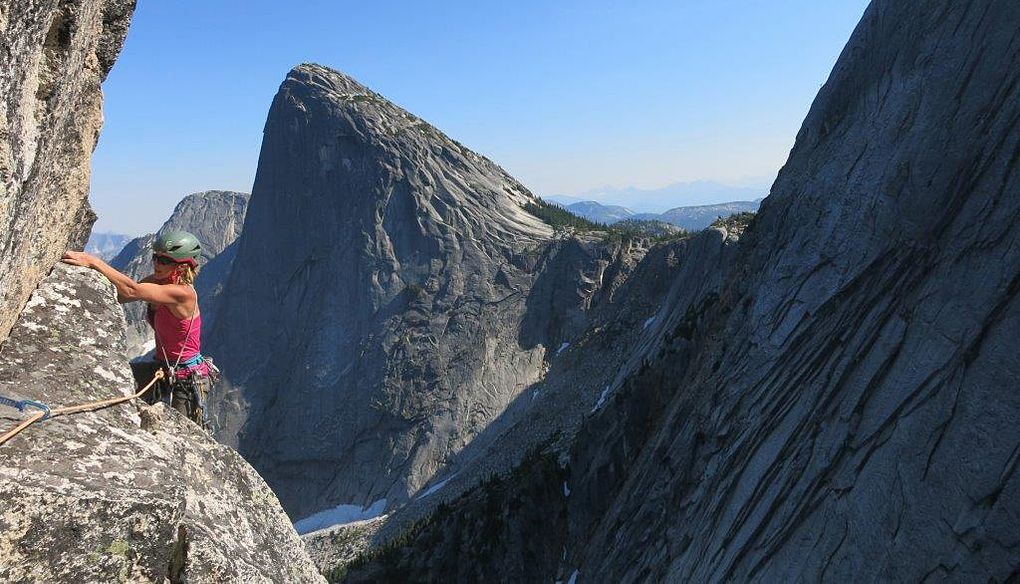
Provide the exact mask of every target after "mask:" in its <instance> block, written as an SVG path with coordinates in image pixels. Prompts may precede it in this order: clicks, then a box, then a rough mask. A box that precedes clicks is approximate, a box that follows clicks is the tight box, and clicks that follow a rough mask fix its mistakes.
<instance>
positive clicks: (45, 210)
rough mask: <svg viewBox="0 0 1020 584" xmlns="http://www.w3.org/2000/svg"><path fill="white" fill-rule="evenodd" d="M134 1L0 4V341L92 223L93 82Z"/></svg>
mask: <svg viewBox="0 0 1020 584" xmlns="http://www.w3.org/2000/svg"><path fill="white" fill-rule="evenodd" d="M134 6H135V2H134V0H3V1H0V96H2V97H0V342H2V341H3V340H4V339H5V338H7V333H8V331H10V329H11V326H13V325H14V320H15V318H16V317H17V315H18V312H19V311H20V310H21V307H22V306H24V304H25V302H26V301H27V300H28V296H29V294H31V292H32V290H34V289H35V287H36V285H37V284H38V283H39V281H40V280H42V278H43V276H44V275H45V274H46V273H47V272H48V271H49V269H50V266H51V265H53V262H55V261H56V260H57V259H58V258H59V257H60V255H61V254H62V253H63V252H64V250H66V249H67V248H68V247H70V246H75V245H77V246H81V245H84V243H85V239H86V237H87V236H88V233H89V229H90V228H91V226H92V222H93V221H95V215H93V213H92V211H91V209H90V208H89V206H88V201H87V196H88V188H89V164H90V160H91V156H92V150H93V148H95V145H96V139H97V137H98V135H99V128H100V126H101V125H102V118H103V116H102V102H103V95H102V90H101V89H100V83H101V82H102V81H103V79H105V78H106V74H107V73H109V71H110V68H111V67H112V66H113V62H114V60H115V59H116V57H117V54H118V53H119V52H120V48H121V45H122V43H123V41H124V36H125V34H126V33H127V28H128V24H129V22H130V20H131V15H132V13H133V11H134Z"/></svg>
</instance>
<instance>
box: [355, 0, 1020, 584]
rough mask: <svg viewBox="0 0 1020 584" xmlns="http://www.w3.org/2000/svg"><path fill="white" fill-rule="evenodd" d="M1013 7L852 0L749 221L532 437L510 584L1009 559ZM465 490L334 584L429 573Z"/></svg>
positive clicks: (1019, 326)
mask: <svg viewBox="0 0 1020 584" xmlns="http://www.w3.org/2000/svg"><path fill="white" fill-rule="evenodd" d="M1018 23H1020V5H1017V4H1016V3H1010V2H994V1H987V2H949V1H947V0H942V1H928V2H922V3H920V4H916V3H914V4H908V3H902V2H893V1H885V0H877V1H875V2H873V3H872V5H871V6H870V7H869V8H868V10H867V12H866V13H865V15H864V18H863V19H862V21H861V23H860V24H859V26H858V27H857V29H856V31H855V32H854V34H853V37H852V38H851V40H850V42H849V44H848V45H847V47H846V49H845V50H844V51H843V54H842V55H841V57H840V59H839V61H838V63H837V64H836V66H835V69H834V70H833V72H832V75H831V77H830V79H829V80H828V82H827V83H826V84H825V86H824V87H823V88H822V90H821V91H820V93H819V95H818V97H817V99H816V100H815V103H814V105H813V106H812V108H811V110H810V112H809V114H808V116H807V118H806V120H805V122H804V125H803V127H802V129H801V131H800V133H799V135H798V137H797V141H796V144H795V146H794V148H793V150H792V152H791V154H790V158H789V160H788V162H787V164H786V165H785V167H784V168H783V170H782V171H781V173H780V175H779V178H778V179H777V181H776V183H775V185H774V186H773V188H772V193H771V195H770V196H769V197H768V198H766V199H765V201H764V202H763V204H762V208H761V211H760V213H759V214H758V216H757V218H756V219H755V220H754V222H753V223H752V224H751V227H750V229H748V230H747V231H746V232H745V233H744V234H743V235H742V236H741V238H740V241H739V243H738V244H737V245H736V246H734V247H733V248H732V249H733V250H734V251H733V252H732V253H727V254H723V255H722V256H719V257H718V261H716V262H714V263H707V264H705V265H704V267H703V269H705V270H707V271H706V272H704V273H703V274H702V275H701V276H700V277H693V278H690V277H688V278H681V277H679V275H678V277H677V279H676V286H677V289H676V290H675V293H676V294H679V296H678V298H681V297H682V298H686V299H687V300H684V301H681V302H675V303H673V304H672V305H671V308H669V309H668V310H669V313H668V314H665V313H662V314H663V316H664V317H663V318H661V320H660V321H658V322H660V323H661V325H656V324H654V323H653V325H651V326H661V327H662V328H661V329H659V330H657V331H656V332H655V333H654V334H653V336H652V337H651V338H649V339H647V340H646V341H645V342H643V343H641V344H638V345H635V346H634V347H633V348H632V351H633V353H632V357H631V359H632V360H633V361H634V362H636V363H640V365H638V366H636V367H625V368H624V369H623V370H621V375H622V376H623V378H622V379H620V380H619V384H618V385H616V386H614V387H616V389H615V390H612V391H611V392H610V396H609V398H608V399H607V401H606V403H605V404H604V405H603V407H601V408H598V409H597V410H596V411H595V412H594V413H593V414H592V415H591V416H589V417H587V418H586V419H585V420H584V421H583V423H582V426H581V428H580V429H579V431H578V432H577V433H576V434H575V436H576V437H575V438H573V439H571V440H570V444H569V445H567V446H566V447H555V445H553V446H550V448H555V450H553V452H555V453H559V457H560V461H561V462H562V463H563V465H564V469H565V471H566V473H567V475H568V478H567V479H566V481H565V484H564V487H563V490H562V491H561V492H557V493H555V495H551V496H548V497H546V498H545V499H544V500H535V496H534V495H532V496H531V497H530V498H529V504H531V505H534V506H541V507H543V508H544V509H545V510H546V511H547V514H548V516H550V517H560V514H561V513H562V514H565V515H566V518H565V519H563V520H560V519H557V520H556V521H554V522H551V523H552V524H553V527H551V528H541V529H539V528H536V529H535V533H536V534H537V536H538V537H542V538H545V540H546V541H547V542H549V545H557V546H558V545H562V546H563V551H562V556H561V559H560V560H559V561H557V562H549V561H548V560H543V559H541V557H539V556H534V557H525V556H523V555H521V556H518V557H517V558H518V559H516V560H515V561H516V562H538V563H540V564H544V570H543V571H540V572H538V573H536V574H535V575H534V579H536V580H537V579H545V580H549V579H561V580H563V581H567V580H570V579H574V580H576V581H578V582H584V581H606V582H644V581H677V582H686V581H691V582H718V581H767V582H775V581H783V582H785V581H834V582H844V581H876V580H880V581H927V580H929V579H936V580H941V581H993V582H1005V581H1011V580H1014V579H1016V578H1017V576H1018V575H1020V539H1018V532H1017V530H1016V525H1017V520H1018V518H1020V476H1018V473H1017V469H1018V466H1020V393H1018V392H1017V391H1016V388H1017V384H1016V379H1017V377H1018V375H1020V369H1018V363H1017V360H1016V359H1015V355H1016V354H1017V352H1018V351H1020V335H1018V334H1017V331H1020V225H1018V223H1017V217H1020V165H1018V161H1020V158H1018V156H1020V154H1018V153H1020V124H1018V120H1020V69H1018V68H1017V67H1015V66H1011V65H1012V64H1015V63H1017V62H1020V27H1018V26H1017V24H1018ZM703 237H704V236H699V237H698V238H696V240H698V239H700V238H703ZM703 243H707V242H704V241H703ZM703 259H706V260H707V259H709V257H708V256H706V257H704V258H703ZM713 282H714V284H713ZM706 284H708V285H707V286H706ZM685 289H686V291H684V290H685ZM497 443H498V442H497ZM508 476H509V479H508V480H510V481H511V486H510V487H509V488H508V489H507V490H509V491H511V492H513V491H514V488H515V487H514V486H513V485H514V484H516V485H518V486H519V487H520V489H522V490H523V489H525V488H530V489H531V490H529V491H528V492H529V493H541V492H543V491H537V490H535V489H534V488H531V487H530V485H531V483H530V479H529V477H530V476H533V473H530V472H528V469H526V468H524V467H518V468H515V469H513V470H511V471H510V472H509V473H508ZM482 488H483V486H481V485H477V486H473V487H470V488H467V489H466V490H463V491H462V493H463V494H461V495H460V496H458V497H457V498H455V499H452V500H450V501H449V502H448V507H449V508H448V509H445V510H443V511H442V512H435V513H434V514H431V515H427V516H425V517H422V518H418V519H419V520H418V523H416V525H417V526H418V527H416V528H412V529H406V530H405V531H403V532H402V533H403V534H404V535H405V536H406V537H404V538H398V537H397V535H398V534H399V533H400V532H398V533H394V532H393V531H389V530H388V529H387V527H386V526H384V527H383V528H381V529H380V531H379V532H378V534H379V535H377V536H376V538H377V544H382V543H384V542H390V545H389V547H386V546H381V545H380V546H379V547H377V548H376V551H375V552H373V554H374V555H371V554H370V555H369V556H366V558H365V559H364V560H362V561H361V562H358V563H355V564H353V565H352V570H351V571H350V572H349V573H348V578H349V580H351V581H359V580H362V579H371V578H372V575H373V574H378V573H381V572H383V571H385V570H394V569H405V571H404V575H405V577H407V578H408V579H415V578H418V577H442V576H444V575H447V574H448V573H450V572H448V571H445V570H444V569H443V568H442V566H443V565H444V561H445V559H446V558H445V557H444V556H441V555H440V556H437V555H435V554H440V553H442V552H444V551H445V550H450V549H452V548H451V546H450V545H449V544H448V543H447V544H444V543H443V542H449V541H450V538H453V537H455V534H453V533H452V532H450V531H449V530H448V529H447V528H446V526H449V525H454V524H457V521H458V518H461V519H462V518H469V517H476V516H477V513H478V512H479V509H480V508H482V506H483V503H484V501H485V499H484V497H482V491H481V489H482ZM545 492H551V491H545ZM451 513H452V514H453V517H451ZM399 516H400V514H399V513H398V514H397V515H395V516H394V517H399ZM528 516H529V514H527V513H523V514H521V515H520V518H518V517H515V516H514V515H512V514H509V515H508V514H500V513H493V514H491V515H489V516H488V517H489V519H490V520H491V521H493V522H494V523H493V525H492V526H491V528H490V530H489V533H512V532H513V530H514V528H515V526H516V527H520V526H522V525H526V523H524V521H526V518H527V517H528ZM430 518H431V519H430ZM422 525H424V526H425V527H424V528H422V527H421V526H422ZM404 526H405V528H406V526H407V524H404ZM444 538H445V539H444ZM504 539H505V540H506V542H507V543H506V544H505V545H503V546H500V545H493V544H490V545H489V547H487V548H486V549H487V551H486V554H485V555H484V556H483V557H480V558H477V559H465V560H464V561H465V562H468V563H469V564H471V565H470V566H465V565H463V564H462V565H459V566H457V569H458V570H470V569H472V567H477V568H485V567H486V566H490V565H492V563H491V560H492V559H493V558H494V557H511V556H508V555H507V554H506V552H507V547H508V546H512V545H513V543H512V541H513V540H512V539H509V538H504ZM429 542H436V543H434V544H430V543H429ZM425 544H428V545H425ZM394 546H396V547H395V548H394ZM408 550H415V552H416V553H414V554H410V555H408V554H407V552H408ZM461 557H462V558H464V556H463V555H462V556H461ZM394 561H396V563H394ZM554 564H555V565H554ZM517 568H519V566H515V567H514V568H513V569H517ZM503 569H504V570H508V569H511V568H510V567H506V566H504V567H503ZM529 569H530V568H529Z"/></svg>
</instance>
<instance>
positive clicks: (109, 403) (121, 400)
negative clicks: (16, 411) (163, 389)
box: [0, 369, 163, 446]
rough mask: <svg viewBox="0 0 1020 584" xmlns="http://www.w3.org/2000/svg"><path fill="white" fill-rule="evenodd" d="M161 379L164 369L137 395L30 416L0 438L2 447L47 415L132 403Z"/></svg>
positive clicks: (75, 412)
mask: <svg viewBox="0 0 1020 584" xmlns="http://www.w3.org/2000/svg"><path fill="white" fill-rule="evenodd" d="M160 379H163V370H162V369H159V370H157V371H156V374H155V375H153V376H152V381H150V382H149V383H148V384H146V386H145V387H143V388H141V389H139V390H138V392H137V393H135V394H134V395H124V396H121V397H115V398H111V399H104V400H101V401H95V402H89V403H86V404H81V405H77V406H67V407H63V408H56V409H54V410H50V411H49V412H45V411H42V412H36V413H34V414H32V415H31V416H29V417H28V418H26V419H25V420H24V421H22V422H21V423H20V424H18V425H17V426H15V428H14V429H13V430H11V431H10V432H8V433H6V434H4V435H3V436H0V446H3V445H4V444H5V443H6V442H7V441H8V440H10V439H11V438H14V437H15V436H17V435H18V434H19V433H20V432H21V431H22V430H24V429H25V428H28V427H29V426H31V425H32V424H34V423H36V422H38V421H39V420H41V419H43V418H45V417H47V413H48V414H49V417H50V418H55V417H57V416H63V415H65V414H77V413H78V412H89V411H92V410H98V409H101V408H105V407H107V406H112V405H116V404H119V403H124V402H126V401H131V400H133V399H138V398H140V397H142V394H143V393H145V392H147V391H149V388H151V387H152V386H153V385H155V383H156V382H157V381H159V380H160Z"/></svg>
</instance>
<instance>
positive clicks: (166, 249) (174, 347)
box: [63, 231, 210, 425]
mask: <svg viewBox="0 0 1020 584" xmlns="http://www.w3.org/2000/svg"><path fill="white" fill-rule="evenodd" d="M201 252H202V246H201V244H200V243H199V242H198V238H196V237H195V236H194V235H192V234H190V233H188V232H186V231H172V232H169V233H164V234H162V235H159V236H157V237H156V240H155V241H154V242H153V244H152V268H153V273H152V274H150V275H149V276H146V277H145V278H143V279H142V280H141V281H140V282H135V281H134V280H132V279H131V278H130V277H128V276H126V275H124V274H122V273H120V272H119V271H117V270H115V269H113V268H112V267H110V265H109V264H107V263H106V262H104V261H103V260H101V259H100V258H97V257H95V256H93V255H91V254H88V253H85V252H80V251H68V252H65V253H64V257H63V261H64V263H68V264H71V265H73V266H83V267H86V268H92V269H93V270H96V271H98V272H99V273H101V274H103V275H104V276H106V278H107V279H108V280H110V282H112V283H113V285H114V286H115V287H116V288H117V301H118V302H121V303H124V302H136V301H139V300H144V301H146V302H148V303H149V305H148V311H147V314H146V317H147V320H148V321H149V324H150V325H151V326H152V329H153V332H154V333H155V337H156V350H155V358H156V360H155V361H149V362H141V363H132V364H131V369H132V372H133V373H134V376H135V381H136V382H137V383H138V384H139V387H142V386H143V385H144V384H146V383H148V382H149V380H151V379H152V377H153V375H155V373H156V370H157V369H162V370H163V371H164V373H165V374H166V376H165V378H164V379H163V380H161V381H159V382H158V383H156V384H155V385H154V386H153V388H152V389H151V390H149V391H148V392H146V393H145V395H143V396H142V398H143V399H144V400H145V401H146V402H147V403H150V404H154V403H156V402H157V401H162V402H164V403H167V404H169V405H170V407H172V408H174V409H176V410H177V411H179V412H181V413H182V414H184V415H185V416H187V417H188V418H189V419H191V420H193V421H195V422H197V423H198V424H199V425H204V423H205V413H206V412H205V402H206V397H207V396H208V395H209V387H210V379H209V372H210V369H209V365H210V363H209V362H207V360H206V359H205V358H204V357H203V356H202V353H201V351H200V348H201V347H200V339H201V336H202V315H201V313H200V312H199V309H198V294H197V293H196V292H195V287H194V283H195V276H197V275H198V258H199V256H200V255H201Z"/></svg>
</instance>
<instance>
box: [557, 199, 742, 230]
mask: <svg viewBox="0 0 1020 584" xmlns="http://www.w3.org/2000/svg"><path fill="white" fill-rule="evenodd" d="M556 202H558V201H556ZM558 203H559V202H558ZM559 204H561V205H563V203H559ZM760 204H761V199H757V200H754V201H732V202H729V203H718V204H714V205H697V206H693V207H676V208H673V209H670V210H668V211H666V212H664V213H635V212H634V211H632V210H630V209H628V208H627V207H621V206H619V205H603V204H602V203H599V202H597V201H579V202H576V203H570V204H566V205H563V206H564V208H566V209H567V210H568V211H570V212H571V213H574V214H575V215H580V216H581V217H584V218H585V219H588V220H591V221H597V222H599V223H605V224H606V225H612V224H614V223H617V222H620V221H625V220H630V221H634V220H639V221H662V222H665V223H669V224H672V225H676V226H677V227H682V228H684V229H687V230H688V231H698V230H700V229H704V228H706V227H708V226H709V225H711V224H712V222H713V221H715V220H716V219H717V218H719V217H729V216H730V215H735V214H737V213H744V212H748V211H750V212H756V211H757V210H758V206H759V205H760Z"/></svg>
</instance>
